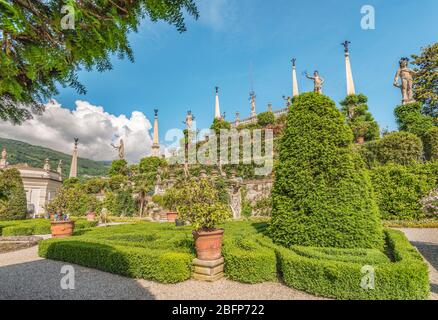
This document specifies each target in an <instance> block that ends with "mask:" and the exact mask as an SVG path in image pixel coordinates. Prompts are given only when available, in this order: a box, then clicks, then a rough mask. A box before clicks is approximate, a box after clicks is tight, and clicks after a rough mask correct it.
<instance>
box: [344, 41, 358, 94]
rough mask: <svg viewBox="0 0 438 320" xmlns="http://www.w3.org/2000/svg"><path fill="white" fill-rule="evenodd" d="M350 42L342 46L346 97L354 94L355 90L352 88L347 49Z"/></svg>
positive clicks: (352, 82) (351, 73)
mask: <svg viewBox="0 0 438 320" xmlns="http://www.w3.org/2000/svg"><path fill="white" fill-rule="evenodd" d="M350 43H351V42H350V41H347V40H346V41H344V42H343V43H342V45H343V46H344V53H345V74H346V78H347V96H349V95H353V94H356V90H355V88H354V81H353V72H352V71H351V63H350V51H349V48H348V45H349V44H350Z"/></svg>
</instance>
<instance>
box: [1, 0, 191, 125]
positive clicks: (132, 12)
mask: <svg viewBox="0 0 438 320" xmlns="http://www.w3.org/2000/svg"><path fill="white" fill-rule="evenodd" d="M64 5H68V6H69V7H68V9H67V11H65V10H63V7H64ZM72 9H73V10H72ZM0 11H1V14H0V30H2V32H1V33H0V46H1V48H0V75H1V76H0V118H1V119H3V120H10V121H12V122H14V123H20V122H21V121H23V120H25V119H28V118H30V117H31V112H32V111H33V112H42V111H43V106H42V103H43V102H44V100H45V99H49V98H50V97H52V96H53V95H55V94H56V93H57V84H58V83H59V84H61V85H62V86H64V87H65V86H70V87H72V88H74V89H76V90H77V91H78V92H79V93H85V88H84V86H83V85H82V84H81V83H79V81H78V75H77V72H78V71H79V70H80V69H81V68H85V69H86V70H91V69H93V68H96V69H97V70H98V71H104V70H110V69H111V68H112V66H111V62H110V58H111V56H112V55H114V54H115V55H117V57H118V58H124V57H125V56H127V57H128V58H129V59H130V60H131V61H132V60H133V53H132V50H131V47H130V45H129V42H128V33H129V32H131V31H134V32H136V31H137V29H138V27H139V25H140V23H141V21H142V20H143V19H144V18H146V17H147V18H149V19H150V20H151V21H153V22H154V21H158V20H163V21H166V22H168V23H169V24H171V25H174V26H176V28H177V30H178V31H179V32H183V31H185V30H186V28H185V23H184V12H187V13H188V14H189V15H191V16H193V17H195V18H198V11H197V8H196V6H195V3H194V1H193V0H138V1H132V0H93V1H79V0H68V1H65V0H48V1H26V0H3V1H0ZM71 14H72V15H71ZM70 15H71V16H70ZM69 17H72V18H73V19H74V28H73V29H71V28H65V23H64V24H63V22H67V21H68V20H69V19H68V18H69ZM73 19H72V20H73ZM27 106H29V107H27Z"/></svg>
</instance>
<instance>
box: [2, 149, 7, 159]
mask: <svg viewBox="0 0 438 320" xmlns="http://www.w3.org/2000/svg"><path fill="white" fill-rule="evenodd" d="M6 155H7V153H6V148H3V150H2V160H6Z"/></svg>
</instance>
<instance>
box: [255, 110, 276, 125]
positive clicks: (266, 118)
mask: <svg viewBox="0 0 438 320" xmlns="http://www.w3.org/2000/svg"><path fill="white" fill-rule="evenodd" d="M257 123H258V124H259V125H260V126H261V127H266V126H267V125H270V124H274V123H275V115H274V113H273V112H272V111H266V112H262V113H259V114H258V115H257Z"/></svg>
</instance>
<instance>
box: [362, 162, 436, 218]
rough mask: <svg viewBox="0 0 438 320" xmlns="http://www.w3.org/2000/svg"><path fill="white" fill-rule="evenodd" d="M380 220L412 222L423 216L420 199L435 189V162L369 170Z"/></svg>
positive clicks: (386, 166)
mask: <svg viewBox="0 0 438 320" xmlns="http://www.w3.org/2000/svg"><path fill="white" fill-rule="evenodd" d="M370 175H371V179H372V183H373V188H374V193H375V194H376V198H377V203H378V205H379V209H380V213H381V215H382V218H383V219H387V220H414V219H420V218H423V217H424V213H423V212H422V210H421V204H420V200H421V198H422V197H424V196H426V195H428V194H429V192H430V191H431V190H432V189H434V188H436V187H437V186H438V161H435V162H428V163H426V164H413V165H409V166H402V165H398V164H392V163H390V164H387V165H385V166H379V167H376V168H374V169H372V170H371V171H370Z"/></svg>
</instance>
